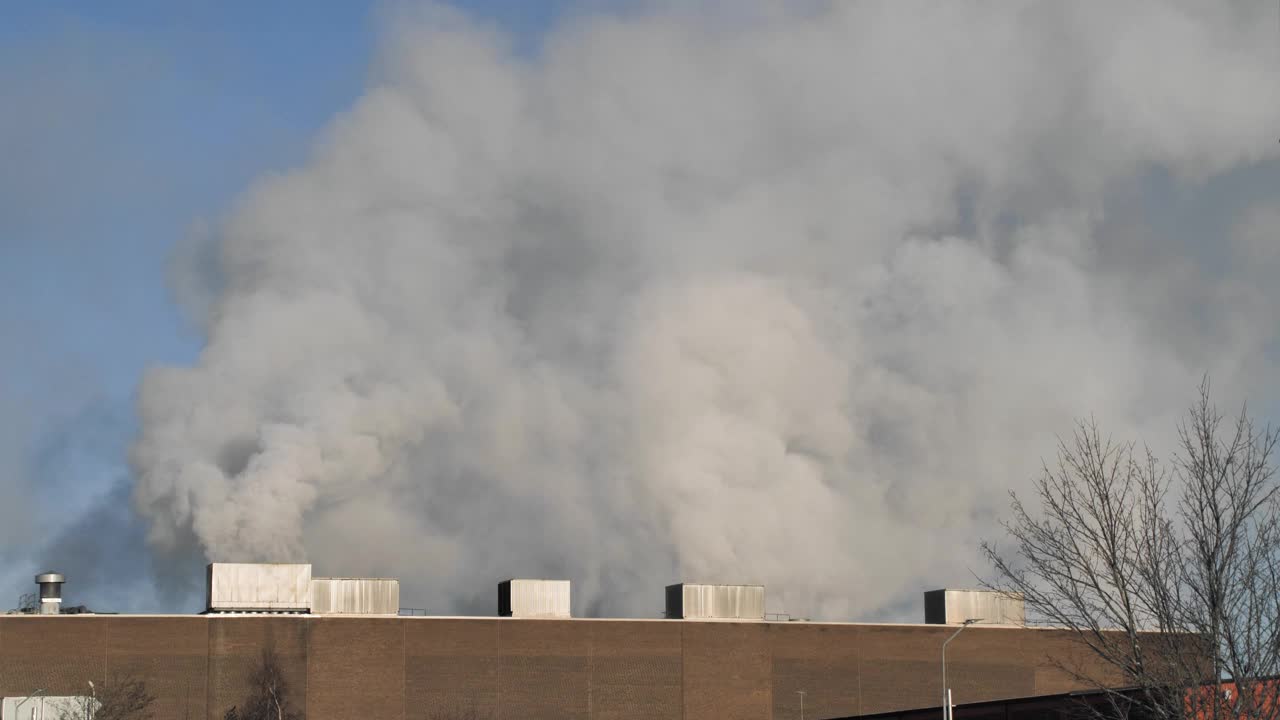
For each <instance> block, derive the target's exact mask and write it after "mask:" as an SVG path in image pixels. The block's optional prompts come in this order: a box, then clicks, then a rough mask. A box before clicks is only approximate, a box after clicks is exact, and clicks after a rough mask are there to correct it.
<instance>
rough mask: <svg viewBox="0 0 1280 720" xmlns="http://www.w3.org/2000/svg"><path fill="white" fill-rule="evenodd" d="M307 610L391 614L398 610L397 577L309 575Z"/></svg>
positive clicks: (338, 613) (320, 613) (326, 613)
mask: <svg viewBox="0 0 1280 720" xmlns="http://www.w3.org/2000/svg"><path fill="white" fill-rule="evenodd" d="M311 612H313V613H315V614H316V615H395V614H397V613H399V612H400V581H399V580H396V579H395V578H326V577H313V578H311Z"/></svg>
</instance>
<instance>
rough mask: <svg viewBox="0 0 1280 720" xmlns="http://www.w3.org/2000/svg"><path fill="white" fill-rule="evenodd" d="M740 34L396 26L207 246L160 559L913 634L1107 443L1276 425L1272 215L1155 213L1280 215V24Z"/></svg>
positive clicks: (815, 6) (797, 15) (165, 480)
mask: <svg viewBox="0 0 1280 720" xmlns="http://www.w3.org/2000/svg"><path fill="white" fill-rule="evenodd" d="M733 5H734V8H735V9H733V10H724V9H723V8H716V9H699V10H690V9H688V8H682V9H676V10H672V9H670V8H666V7H658V8H653V9H650V10H648V11H636V12H632V13H629V14H628V15H626V16H625V17H609V16H597V17H592V18H587V19H578V20H576V21H573V22H569V23H566V24H565V25H564V26H563V27H561V28H560V29H559V30H557V31H555V32H554V33H553V34H552V35H551V36H550V37H549V38H548V39H547V41H546V44H545V46H544V47H543V48H542V49H541V51H540V52H539V53H538V54H536V56H533V57H529V56H526V55H522V54H518V53H515V52H513V51H511V50H510V49H509V48H508V46H507V44H506V39H505V38H503V37H501V36H499V35H495V34H493V33H492V32H489V31H486V30H484V29H479V28H476V27H474V26H472V25H470V24H468V22H467V21H466V20H465V19H463V18H460V17H459V16H457V15H455V14H452V13H450V12H448V11H446V10H441V9H439V8H431V9H428V10H427V11H425V12H421V13H416V14H413V15H412V16H411V17H405V18H401V19H400V23H399V24H398V29H397V30H396V32H394V33H393V34H392V37H391V38H390V39H389V41H388V43H387V50H386V56H385V62H383V63H382V65H381V67H380V70H379V71H378V73H377V74H376V76H375V79H374V80H373V81H372V82H371V85H370V87H369V89H368V91H367V93H366V94H365V95H364V97H362V98H361V99H360V100H359V101H358V102H357V103H356V104H355V105H354V107H352V108H351V110H350V111H349V112H348V113H346V114H344V115H343V116H342V117H340V118H338V119H336V120H335V121H334V123H333V125H332V127H331V128H330V129H329V130H328V132H327V133H326V134H325V136H324V137H323V138H322V139H321V140H320V141H319V143H318V145H317V147H316V150H315V152H314V156H313V158H312V159H311V161H310V162H309V163H308V164H307V165H306V166H305V167H302V168H300V169H298V170H296V171H293V172H291V173H288V174H285V175H282V176H278V177H271V178H266V179H264V180H262V181H261V182H260V183H259V184H258V185H256V186H255V187H253V188H252V189H250V191H249V192H248V193H247V194H246V196H245V197H244V200H243V202H242V204H241V206H240V207H239V209H238V210H237V211H236V212H234V213H233V214H231V215H230V216H229V217H227V218H226V219H225V220H224V222H222V223H221V224H220V226H219V228H218V229H217V230H216V231H215V232H214V238H215V239H214V242H215V243H216V245H214V246H213V248H214V250H215V251H216V257H217V263H218V270H219V274H220V278H221V280H220V285H219V286H218V287H217V288H216V292H214V293H213V294H211V295H208V297H209V298H211V299H210V301H209V302H208V303H207V305H205V306H204V309H203V315H202V318H201V319H202V322H203V326H204V327H205V329H206V332H207V338H208V341H207V346H206V347H205V349H204V351H203V353H202V355H201V357H200V360H199V362H198V363H196V364H195V365H194V366H193V367H185V368H157V369H155V370H153V371H152V372H150V373H149V374H148V375H147V377H146V379H145V382H144V383H143V386H142V389H141V401H140V402H141V405H140V407H141V418H142V423H143V429H142V434H141V437H140V439H139V441H138V442H137V444H136V447H135V448H134V453H133V461H134V465H135V467H136V470H137V476H138V477H137V484H136V489H135V494H134V500H135V503H136V505H137V507H138V509H139V511H140V512H141V513H142V514H143V515H144V516H145V517H147V518H149V520H150V523H151V530H150V541H151V542H152V543H153V545H154V546H155V547H156V548H157V549H158V550H160V551H161V552H164V553H170V554H173V555H174V556H175V557H181V556H184V555H185V554H186V553H190V552H191V551H192V550H193V549H194V550H197V551H202V552H203V554H204V555H205V556H206V557H208V558H211V559H218V560H276V561H280V560H300V559H303V558H306V559H309V560H310V561H312V562H315V563H316V564H317V565H318V567H317V570H318V571H323V572H335V573H338V572H340V573H386V574H391V575H395V576H399V577H402V578H403V579H404V581H405V585H406V587H405V594H404V597H405V599H406V603H408V604H413V605H419V606H423V607H430V608H433V609H437V610H441V611H444V610H462V611H491V608H492V603H493V599H492V597H491V595H492V588H493V585H494V583H495V582H496V581H497V580H499V579H502V578H504V577H509V576H513V575H514V576H552V577H568V578H571V579H573V580H574V581H575V595H576V596H577V600H578V603H579V608H578V609H579V611H586V612H593V613H610V614H626V615H640V616H651V615H653V614H655V613H657V612H659V611H660V609H661V608H660V603H661V594H660V589H659V588H660V586H661V585H662V584H664V583H668V582H673V581H676V580H678V579H682V578H683V579H689V580H706V581H753V582H764V583H767V584H768V585H769V586H770V593H771V596H772V600H771V609H774V610H785V611H789V612H792V613H794V614H798V615H807V616H813V617H826V618H851V617H874V616H885V613H889V614H890V615H892V613H893V612H897V611H895V610H893V608H901V607H910V605H909V604H906V603H909V601H911V600H912V599H914V598H915V597H916V593H918V592H919V591H920V590H922V589H925V588H926V587H928V586H937V585H941V584H948V583H965V582H971V581H972V576H971V575H970V571H971V570H973V571H981V570H982V568H981V566H980V564H979V561H978V560H977V553H976V544H977V540H978V539H979V538H980V537H990V536H992V535H994V534H995V533H996V532H997V531H996V529H995V527H994V522H995V520H996V519H997V518H998V516H999V514H1000V513H1001V512H1002V511H1003V509H1004V507H1005V492H1006V491H1007V489H1009V488H1018V487H1022V486H1024V484H1025V479H1026V478H1027V477H1029V476H1030V474H1031V473H1032V472H1033V471H1034V470H1035V468H1036V467H1037V465H1038V463H1039V460H1040V458H1041V457H1042V456H1044V455H1045V454H1047V453H1048V452H1050V451H1051V450H1052V444H1053V441H1054V434H1055V433H1062V432H1068V431H1069V430H1070V422H1071V420H1072V418H1074V417H1076V416H1079V415H1081V414H1087V413H1093V414H1095V415H1096V416H1097V417H1098V418H1099V419H1100V420H1101V421H1102V422H1104V424H1106V425H1107V426H1108V427H1110V428H1112V429H1114V430H1115V431H1116V432H1117V433H1120V434H1135V435H1136V434H1140V435H1143V436H1146V437H1149V438H1154V439H1155V440H1158V437H1159V435H1160V433H1162V432H1166V431H1167V430H1168V429H1169V428H1170V427H1171V420H1172V418H1174V417H1176V415H1177V413H1178V411H1179V409H1180V408H1181V407H1182V406H1183V404H1184V402H1185V401H1186V400H1187V399H1188V397H1189V396H1190V394H1191V392H1192V391H1193V390H1194V386H1195V383H1196V382H1197V381H1198V379H1199V378H1200V376H1201V374H1202V373H1203V372H1205V371H1209V372H1211V373H1214V375H1215V377H1216V378H1218V379H1219V383H1220V386H1222V387H1224V388H1226V389H1227V391H1228V394H1229V395H1230V394H1231V393H1236V395H1234V396H1233V397H1237V396H1239V393H1240V392H1241V391H1242V389H1246V388H1250V387H1251V386H1253V387H1254V388H1255V392H1256V388H1257V387H1261V388H1262V389H1263V391H1267V390H1266V389H1267V388H1268V387H1271V386H1269V385H1268V383H1269V382H1270V381H1271V380H1274V378H1276V373H1275V363H1274V360H1275V357H1274V355H1273V354H1272V355H1269V354H1268V352H1269V351H1268V347H1269V345H1270V344H1271V343H1273V342H1274V340H1275V338H1276V327H1275V321H1274V317H1273V316H1272V314H1271V311H1273V310H1274V308H1275V307H1276V306H1277V303H1278V302H1280V293H1278V292H1277V291H1276V290H1275V289H1274V288H1275V286H1276V283H1274V282H1273V281H1274V278H1275V271H1276V270H1277V269H1280V262H1278V258H1277V253H1276V252H1275V251H1274V249H1275V247H1276V227H1277V225H1276V213H1277V199H1276V197H1275V196H1274V193H1273V194H1271V195H1269V196H1266V195H1264V196H1263V197H1260V198H1258V200H1257V202H1255V203H1252V204H1251V207H1250V208H1249V212H1248V214H1247V217H1241V218H1230V219H1226V220H1223V222H1219V223H1216V224H1210V225H1207V226H1206V228H1207V229H1206V231H1205V233H1204V234H1195V233H1189V232H1187V231H1186V228H1182V227H1177V225H1178V224H1177V223H1172V224H1170V223H1161V222H1158V221H1157V216H1158V214H1159V213H1160V212H1162V210H1163V211H1167V212H1168V213H1173V212H1174V210H1173V207H1174V205H1176V204H1177V202H1180V201H1177V198H1178V197H1182V196H1185V195H1187V194H1191V195H1195V196H1197V197H1198V196H1199V195H1197V193H1210V192H1211V191H1212V190H1213V188H1214V187H1216V186H1217V185H1218V184H1221V183H1224V182H1229V181H1230V179H1231V178H1234V177H1237V176H1239V175H1240V174H1241V173H1253V174H1254V175H1256V176H1259V177H1261V178H1262V180H1256V179H1255V185H1256V184H1257V182H1268V181H1271V180H1274V179H1275V178H1277V177H1280V172H1277V160H1276V157H1277V154H1276V147H1277V146H1276V144H1275V142H1276V132H1277V131H1278V130H1280V113H1278V111H1277V109H1278V108H1280V85H1278V83H1277V82H1276V75H1275V68H1276V67H1277V60H1278V59H1280V58H1278V57H1277V49H1276V43H1275V18H1274V16H1273V15H1268V12H1271V13H1274V12H1275V9H1274V7H1271V8H1268V7H1265V5H1266V4H1265V3H1252V2H1250V3H1244V2H1241V3H1234V4H1233V3H1227V2H1222V3H1210V4H1205V3H1194V2H1169V1H1167V0H1162V1H1160V2H1155V1H1151V2H1143V1H1135V2H1119V3H1115V2H1112V3H1061V2H1015V3H1009V2H999V3H965V4H938V3H933V2H902V1H901V0H894V1H893V2H833V3H827V4H823V3H803V4H800V7H797V8H791V7H786V6H784V5H781V4H775V3H759V4H746V3H743V4H739V3H734V4H733ZM748 6H749V7H748ZM1157 187H1163V188H1165V189H1166V193H1165V194H1166V195H1168V197H1167V198H1165V200H1167V201H1168V202H1167V203H1165V204H1163V205H1162V202H1163V201H1162V200H1161V197H1160V196H1159V194H1158V193H1156V191H1155V190H1153V189H1152V188H1157ZM1272 188H1273V189H1274V186H1272ZM1268 208H1269V209H1268ZM1170 225H1173V227H1170ZM1208 233H1212V234H1208ZM200 274H201V273H200V272H187V273H184V277H197V276H199V275H200ZM188 290H189V291H190V292H189V293H188V294H189V295H190V296H192V297H201V296H202V293H201V292H198V291H197V290H198V289H191V288H188ZM1268 392H1269V391H1268ZM1255 397H1256V395H1255ZM1264 400H1266V398H1264ZM910 615H911V616H914V615H915V611H912V612H911V613H910Z"/></svg>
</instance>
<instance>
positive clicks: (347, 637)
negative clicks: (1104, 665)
mask: <svg viewBox="0 0 1280 720" xmlns="http://www.w3.org/2000/svg"><path fill="white" fill-rule="evenodd" d="M954 630H955V629H954V628H953V627H949V626H945V625H881V624H828V623H802V622H776V623H775V622H727V621H706V622H700V621H690V620H595V619H568V620H553V619H523V618H496V617H491V618H434V617H352V616H314V615H297V616H219V615H198V616H107V615H96V616H95V615H60V616H41V615H31V616H18V615H10V616H0V695H3V696H25V695H29V694H31V693H33V692H34V691H35V690H37V689H41V690H44V691H46V692H47V693H48V694H50V695H77V694H87V690H86V686H87V683H88V682H89V681H93V682H95V683H96V684H97V685H98V687H102V684H103V683H107V682H110V681H112V680H118V679H119V678H123V677H137V678H141V679H143V680H145V681H146V682H147V684H148V688H149V689H150V691H151V692H152V693H153V694H154V695H155V696H156V697H157V700H156V703H155V705H154V711H155V718H156V720H168V719H170V718H181V719H183V720H187V719H196V718H199V719H204V718H209V719H211V720H220V719H221V718H222V716H223V713H225V711H226V710H227V709H228V708H230V707H231V706H232V705H236V704H238V703H240V702H242V698H243V697H244V696H245V694H246V693H247V691H248V687H247V686H248V677H249V673H250V671H251V670H252V668H253V667H254V666H255V664H256V663H257V662H259V660H260V657H261V653H262V651H263V649H264V648H267V647H271V648H273V649H274V651H275V653H276V654H277V656H278V657H279V658H280V663H281V665H282V667H283V669H284V671H285V676H286V678H287V679H288V681H289V683H290V685H291V698H292V701H293V704H294V705H295V706H296V707H297V708H298V709H299V710H302V711H304V712H305V713H306V717H308V718H312V719H323V718H354V717H360V718H378V719H379V720H382V719H385V720H399V719H401V718H403V719H405V720H427V719H428V718H431V717H433V713H434V714H435V716H437V717H440V716H444V715H447V712H446V711H448V710H450V709H455V708H474V709H475V710H476V711H477V716H478V717H480V718H493V719H495V720H496V719H497V718H555V719H556V720H561V719H564V718H583V719H584V720H585V719H587V718H592V719H595V718H637V719H638V718H687V719H689V720H692V719H694V718H733V719H735V720H740V719H743V718H793V717H799V710H798V708H799V705H798V701H799V697H798V695H797V694H796V691H798V690H803V691H805V693H806V694H805V714H806V717H808V718H825V717H840V716H851V715H863V714H868V713H875V712H882V711H889V710H897V709H904V708H912V707H927V706H931V705H936V704H937V699H936V698H938V697H939V696H940V692H941V685H940V677H939V675H940V673H939V647H940V646H941V644H942V641H943V640H944V639H945V638H946V637H947V636H948V635H950V634H951V633H952V632H954ZM1077 652H1078V650H1077V649H1076V648H1075V647H1074V645H1073V643H1072V642H1071V640H1070V638H1069V637H1068V636H1067V635H1066V634H1065V633H1063V632H1061V631H1056V630H1044V629H1028V628H1016V627H983V626H974V627H972V628H970V629H969V630H967V631H966V632H965V633H964V634H962V635H961V636H960V637H958V638H957V639H956V640H955V641H954V642H952V644H951V645H950V646H949V649H948V678H949V681H950V685H951V687H952V689H953V692H954V694H955V699H956V701H957V702H973V701H982V700H994V699H998V698H1010V697H1022V696H1028V695H1042V694H1049V693H1060V692H1064V691H1067V690H1071V689H1073V687H1074V686H1073V684H1072V682H1071V681H1070V679H1069V678H1067V677H1066V676H1064V675H1063V674H1061V673H1060V672H1059V671H1056V670H1055V669H1053V668H1052V667H1051V666H1050V664H1049V662H1048V658H1049V657H1054V656H1057V657H1061V656H1067V655H1071V654H1073V653H1077Z"/></svg>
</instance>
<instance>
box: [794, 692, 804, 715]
mask: <svg viewBox="0 0 1280 720" xmlns="http://www.w3.org/2000/svg"><path fill="white" fill-rule="evenodd" d="M796 694H797V695H799V696H800V720H804V691H803V690H797V691H796Z"/></svg>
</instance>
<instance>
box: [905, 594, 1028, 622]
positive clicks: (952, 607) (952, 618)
mask: <svg viewBox="0 0 1280 720" xmlns="http://www.w3.org/2000/svg"><path fill="white" fill-rule="evenodd" d="M972 619H980V620H981V623H982V624H983V625H1026V624H1027V610H1026V604H1025V603H1024V601H1023V599H1022V595H1019V594H1018V593H1003V592H997V591H994V590H930V591H928V592H926V593H925V594H924V621H925V622H926V623H928V624H930V625H959V624H960V623H963V622H964V621H965V620H972Z"/></svg>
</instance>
